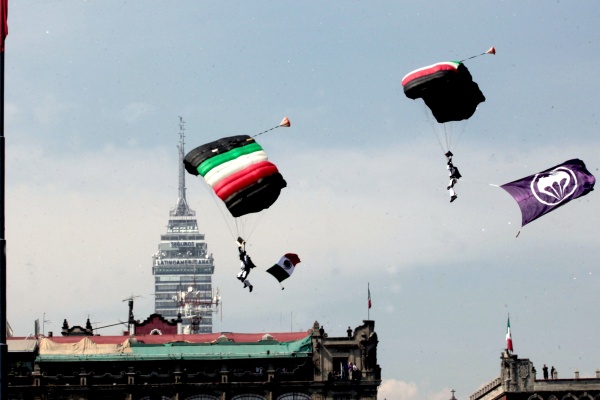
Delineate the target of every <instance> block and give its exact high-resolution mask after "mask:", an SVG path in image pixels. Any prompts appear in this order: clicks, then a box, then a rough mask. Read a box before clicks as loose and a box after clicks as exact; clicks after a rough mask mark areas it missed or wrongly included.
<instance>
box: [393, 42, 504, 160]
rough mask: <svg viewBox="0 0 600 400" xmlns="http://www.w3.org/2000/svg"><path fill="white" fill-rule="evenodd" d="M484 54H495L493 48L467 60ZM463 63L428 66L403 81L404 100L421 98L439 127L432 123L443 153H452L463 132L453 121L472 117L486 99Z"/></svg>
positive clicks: (455, 62) (410, 73)
mask: <svg viewBox="0 0 600 400" xmlns="http://www.w3.org/2000/svg"><path fill="white" fill-rule="evenodd" d="M484 54H496V49H495V48H494V47H492V48H490V49H489V50H488V51H486V52H484V53H481V54H478V55H476V56H473V57H469V58H467V60H468V59H471V58H475V57H479V56H481V55H484ZM463 61H465V60H462V61H445V62H439V63H436V64H433V65H428V66H426V67H422V68H419V69H416V70H414V71H411V72H409V73H408V74H406V76H404V78H402V87H403V88H404V94H405V95H406V97H408V98H409V99H412V100H416V99H423V101H424V103H425V105H426V106H427V108H428V109H429V110H430V111H431V114H432V116H433V118H434V119H435V122H436V123H437V125H438V126H435V124H433V125H434V133H435V134H436V136H437V138H438V142H439V143H440V146H441V147H442V148H443V149H444V151H448V150H451V148H452V147H453V146H454V145H455V144H456V141H458V139H459V137H458V135H460V134H461V133H462V131H461V130H460V129H458V128H456V127H454V124H453V122H457V121H464V120H467V119H469V118H471V117H472V116H473V114H474V113H475V111H476V110H477V106H478V105H479V104H480V103H482V102H484V101H485V96H484V95H483V93H482V92H481V90H480V89H479V86H478V85H477V83H476V82H474V81H473V77H472V76H471V73H470V72H469V70H468V69H467V67H466V66H465V65H464V63H463ZM461 128H462V127H461ZM455 135H456V136H455ZM454 136H455V137H454Z"/></svg>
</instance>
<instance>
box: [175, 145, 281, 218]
mask: <svg viewBox="0 0 600 400" xmlns="http://www.w3.org/2000/svg"><path fill="white" fill-rule="evenodd" d="M183 164H184V166H185V169H186V171H187V172H189V173H190V174H192V175H200V176H202V177H204V180H205V181H206V183H208V185H209V186H211V187H212V188H213V190H214V191H215V193H216V195H217V196H218V197H219V198H220V199H221V200H223V202H224V203H225V205H226V207H227V209H228V210H229V212H230V213H231V215H233V216H234V217H240V216H242V215H246V214H250V213H255V212H259V211H261V210H264V209H266V208H269V207H270V206H271V205H272V204H273V203H275V201H276V200H277V198H278V197H279V194H280V193H281V189H283V188H284V187H286V182H285V180H284V179H283V176H281V174H280V173H279V171H278V169H277V167H276V166H275V164H273V163H271V162H269V161H268V158H267V154H266V153H265V152H264V150H263V149H262V147H261V146H260V145H259V144H258V143H256V141H255V140H254V139H253V138H252V137H250V136H247V135H239V136H231V137H225V138H222V139H219V140H216V141H214V142H210V143H207V144H204V145H202V146H200V147H196V148H195V149H193V150H192V151H190V152H189V153H188V154H187V155H186V156H185V158H184V160H183Z"/></svg>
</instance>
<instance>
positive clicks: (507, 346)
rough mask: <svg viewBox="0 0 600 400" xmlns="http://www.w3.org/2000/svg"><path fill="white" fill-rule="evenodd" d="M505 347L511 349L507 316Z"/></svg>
mask: <svg viewBox="0 0 600 400" xmlns="http://www.w3.org/2000/svg"><path fill="white" fill-rule="evenodd" d="M506 349H507V350H510V351H513V345H512V335H511V334H510V317H509V318H508V322H507V324H506Z"/></svg>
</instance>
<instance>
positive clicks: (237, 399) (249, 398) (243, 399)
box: [231, 394, 267, 400]
mask: <svg viewBox="0 0 600 400" xmlns="http://www.w3.org/2000/svg"><path fill="white" fill-rule="evenodd" d="M231 400H267V399H266V398H265V397H264V396H259V395H257V394H238V395H237V396H234V397H232V398H231Z"/></svg>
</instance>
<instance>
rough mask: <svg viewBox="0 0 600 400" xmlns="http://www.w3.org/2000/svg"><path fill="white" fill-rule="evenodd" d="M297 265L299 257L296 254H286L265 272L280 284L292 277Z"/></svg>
mask: <svg viewBox="0 0 600 400" xmlns="http://www.w3.org/2000/svg"><path fill="white" fill-rule="evenodd" d="M298 263H300V257H298V255H297V254H294V253H287V254H285V255H283V257H281V258H280V259H279V261H278V262H277V264H275V265H273V266H272V267H271V268H269V269H268V270H267V272H268V273H270V274H271V275H273V276H274V277H275V279H277V280H278V281H279V282H282V281H284V280H286V279H287V278H289V277H290V276H292V274H293V273H294V269H295V268H296V264H298Z"/></svg>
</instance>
